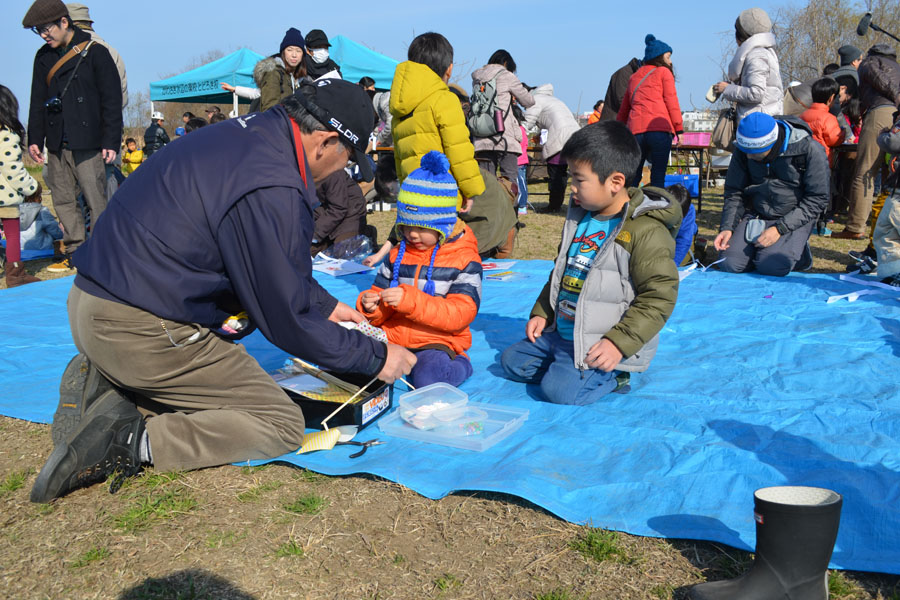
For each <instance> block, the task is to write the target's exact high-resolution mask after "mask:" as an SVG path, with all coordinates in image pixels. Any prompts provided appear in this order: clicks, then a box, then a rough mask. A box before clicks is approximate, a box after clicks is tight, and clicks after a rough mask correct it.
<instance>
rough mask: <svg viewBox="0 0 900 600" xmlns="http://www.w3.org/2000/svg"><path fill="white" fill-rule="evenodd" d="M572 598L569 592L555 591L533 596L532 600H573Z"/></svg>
mask: <svg viewBox="0 0 900 600" xmlns="http://www.w3.org/2000/svg"><path fill="white" fill-rule="evenodd" d="M573 599H574V596H572V593H571V592H570V591H569V590H566V589H562V588H559V589H555V590H552V591H550V592H544V593H542V594H535V595H534V600H573Z"/></svg>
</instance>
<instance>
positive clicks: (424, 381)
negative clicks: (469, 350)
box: [409, 349, 472, 388]
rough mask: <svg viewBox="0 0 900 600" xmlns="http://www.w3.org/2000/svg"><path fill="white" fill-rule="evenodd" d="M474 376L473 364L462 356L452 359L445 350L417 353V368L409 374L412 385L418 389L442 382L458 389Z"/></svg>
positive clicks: (458, 355)
mask: <svg viewBox="0 0 900 600" xmlns="http://www.w3.org/2000/svg"><path fill="white" fill-rule="evenodd" d="M471 376H472V363H471V362H469V359H468V358H466V357H465V356H463V355H462V354H457V355H456V358H453V359H451V358H450V355H449V354H447V353H446V352H444V351H443V350H430V349H429V350H420V351H418V352H416V366H414V367H413V369H412V371H410V373H409V378H410V380H411V381H410V383H412V384H413V385H414V386H416V387H417V388H420V387H422V386H426V385H431V384H432V383H438V382H439V381H442V382H444V383H449V384H450V385H452V386H454V387H457V386H459V385H461V384H462V382H463V381H465V380H466V379H468V378H469V377H471Z"/></svg>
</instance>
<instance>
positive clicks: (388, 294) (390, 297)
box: [381, 285, 404, 308]
mask: <svg viewBox="0 0 900 600" xmlns="http://www.w3.org/2000/svg"><path fill="white" fill-rule="evenodd" d="M403 294H404V292H403V287H402V286H399V285H398V286H397V287H392V288H387V289H384V290H381V301H382V302H384V303H385V304H387V305H388V306H392V307H394V308H397V307H398V306H400V303H401V302H402V301H403Z"/></svg>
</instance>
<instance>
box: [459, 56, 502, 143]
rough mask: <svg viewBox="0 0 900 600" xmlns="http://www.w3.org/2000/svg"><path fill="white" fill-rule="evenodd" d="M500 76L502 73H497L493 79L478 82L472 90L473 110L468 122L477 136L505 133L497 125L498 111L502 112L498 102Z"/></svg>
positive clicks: (470, 128) (473, 133)
mask: <svg viewBox="0 0 900 600" xmlns="http://www.w3.org/2000/svg"><path fill="white" fill-rule="evenodd" d="M501 72H502V71H501ZM499 76H500V73H497V75H495V76H494V77H493V78H492V79H490V80H488V81H482V82H480V83H478V84H476V85H475V88H474V89H473V90H472V96H471V97H470V100H471V104H472V106H471V112H470V113H469V118H468V119H467V120H466V124H467V125H468V126H469V130H470V131H471V132H472V135H474V136H475V137H492V136H495V135H497V134H498V133H503V130H502V129H499V128H498V127H497V122H498V119H497V116H496V115H497V113H498V112H502V111H500V105H499V103H498V102H497V77H499ZM501 122H502V121H501Z"/></svg>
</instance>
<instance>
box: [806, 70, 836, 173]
mask: <svg viewBox="0 0 900 600" xmlns="http://www.w3.org/2000/svg"><path fill="white" fill-rule="evenodd" d="M839 91H840V86H839V85H838V82H837V81H835V80H834V79H832V78H831V77H823V78H822V79H818V80H816V81H814V82H813V84H812V101H813V103H812V104H811V105H810V107H809V108H807V109H806V110H805V111H804V112H803V114H801V115H800V118H801V119H803V120H804V121H806V123H807V124H808V125H809V128H810V129H811V130H812V133H813V139H814V140H816V141H817V142H819V143H820V144H822V146H824V147H825V155H826V156H827V157H828V164H829V165H831V164H832V162H831V149H832V148H833V147H835V146H840V145H841V144H843V143H844V135H845V133H844V129H843V128H842V127H841V126H840V124H839V123H838V120H837V117H835V116H834V115H833V114H831V112H830V110H829V108H830V107H831V103H832V102H834V99H835V97H836V96H837V94H838V92H839Z"/></svg>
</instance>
